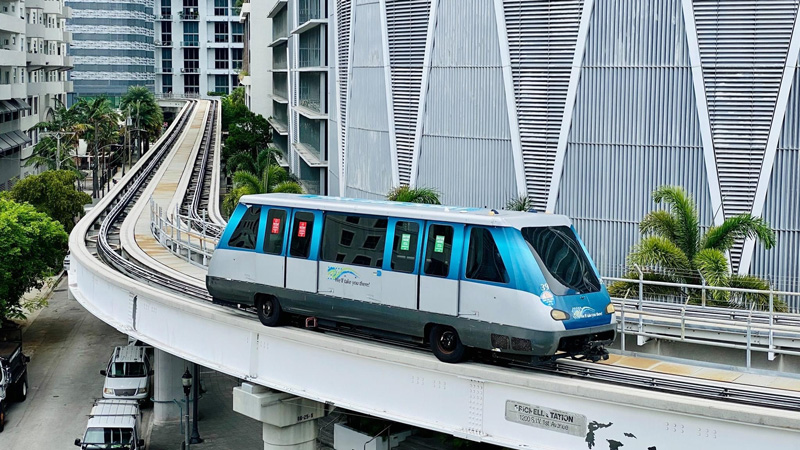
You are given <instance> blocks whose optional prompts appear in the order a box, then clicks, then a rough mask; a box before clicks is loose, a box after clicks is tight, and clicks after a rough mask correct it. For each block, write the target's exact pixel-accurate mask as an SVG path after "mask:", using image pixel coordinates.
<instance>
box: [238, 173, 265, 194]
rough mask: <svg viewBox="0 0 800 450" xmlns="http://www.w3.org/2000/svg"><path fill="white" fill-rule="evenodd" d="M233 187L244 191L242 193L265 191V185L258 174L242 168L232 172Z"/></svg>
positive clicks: (260, 192) (262, 192)
mask: <svg viewBox="0 0 800 450" xmlns="http://www.w3.org/2000/svg"><path fill="white" fill-rule="evenodd" d="M233 187H234V188H235V189H241V190H242V192H245V193H246V194H242V195H249V194H264V193H266V192H267V189H266V186H264V185H263V184H262V181H261V180H260V179H259V178H258V176H256V175H255V174H253V173H252V172H247V171H244V170H240V171H238V172H236V173H234V174H233Z"/></svg>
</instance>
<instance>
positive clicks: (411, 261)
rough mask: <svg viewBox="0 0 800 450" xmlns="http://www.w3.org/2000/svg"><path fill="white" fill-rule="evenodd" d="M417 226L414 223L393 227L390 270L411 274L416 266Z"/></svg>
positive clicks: (404, 223)
mask: <svg viewBox="0 0 800 450" xmlns="http://www.w3.org/2000/svg"><path fill="white" fill-rule="evenodd" d="M418 238H419V224H418V223H416V222H397V224H396V225H395V226H394V243H393V244H392V266H391V267H392V270H394V271H397V272H405V273H412V272H414V267H415V266H416V264H417V239H418Z"/></svg>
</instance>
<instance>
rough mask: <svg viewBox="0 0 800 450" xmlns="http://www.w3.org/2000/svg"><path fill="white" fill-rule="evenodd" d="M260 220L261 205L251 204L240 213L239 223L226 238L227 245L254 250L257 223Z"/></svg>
mask: <svg viewBox="0 0 800 450" xmlns="http://www.w3.org/2000/svg"><path fill="white" fill-rule="evenodd" d="M259 222H261V207H260V206H251V207H249V208H247V210H246V211H245V212H244V214H243V215H242V218H241V219H240V220H239V224H238V225H236V228H235V229H234V230H233V233H232V234H231V238H230V239H228V247H234V248H243V249H246V250H255V249H256V241H257V240H258V224H259Z"/></svg>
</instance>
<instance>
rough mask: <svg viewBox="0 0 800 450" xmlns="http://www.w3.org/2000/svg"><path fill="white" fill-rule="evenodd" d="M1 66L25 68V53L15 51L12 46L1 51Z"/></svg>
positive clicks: (7, 46) (4, 47)
mask: <svg viewBox="0 0 800 450" xmlns="http://www.w3.org/2000/svg"><path fill="white" fill-rule="evenodd" d="M0 66H17V67H24V66H25V52H23V51H22V50H16V49H13V48H12V47H11V46H10V45H6V46H3V49H0Z"/></svg>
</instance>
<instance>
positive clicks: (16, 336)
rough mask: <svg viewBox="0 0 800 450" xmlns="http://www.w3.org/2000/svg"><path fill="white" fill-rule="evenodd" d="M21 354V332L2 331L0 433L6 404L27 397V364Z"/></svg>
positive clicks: (0, 354)
mask: <svg viewBox="0 0 800 450" xmlns="http://www.w3.org/2000/svg"><path fill="white" fill-rule="evenodd" d="M30 360H31V358H30V357H28V356H25V354H24V353H22V330H20V329H18V328H17V329H8V328H6V329H3V330H2V333H0V432H2V431H3V428H5V422H6V411H7V410H8V402H10V401H18V402H21V401H24V400H25V399H26V398H27V397H28V362H29V361H30Z"/></svg>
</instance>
